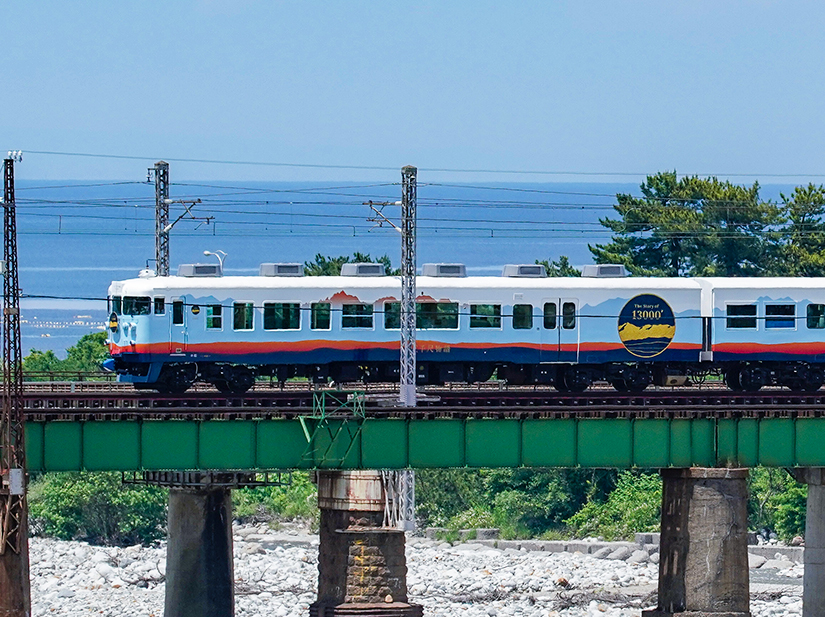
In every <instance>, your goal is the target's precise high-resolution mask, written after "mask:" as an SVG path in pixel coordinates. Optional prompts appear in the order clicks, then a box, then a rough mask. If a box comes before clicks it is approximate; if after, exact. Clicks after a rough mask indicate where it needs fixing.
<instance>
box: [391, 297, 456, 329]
mask: <svg viewBox="0 0 825 617" xmlns="http://www.w3.org/2000/svg"><path fill="white" fill-rule="evenodd" d="M399 318H400V314H399ZM415 327H416V328H418V329H420V330H455V329H457V328H458V303H457V302H419V303H418V304H416V305H415Z"/></svg>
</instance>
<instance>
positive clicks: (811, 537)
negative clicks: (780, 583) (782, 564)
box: [793, 467, 825, 617]
mask: <svg viewBox="0 0 825 617" xmlns="http://www.w3.org/2000/svg"><path fill="white" fill-rule="evenodd" d="M793 475H794V477H795V478H796V480H797V482H804V483H805V484H807V485H808V503H807V507H806V516H805V578H804V579H803V580H802V617H822V615H825V468H822V467H807V468H800V469H794V470H793Z"/></svg>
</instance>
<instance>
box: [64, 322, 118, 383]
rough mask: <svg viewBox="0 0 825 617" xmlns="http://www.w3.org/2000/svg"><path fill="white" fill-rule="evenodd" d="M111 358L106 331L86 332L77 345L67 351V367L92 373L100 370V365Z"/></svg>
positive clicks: (71, 369) (70, 369) (67, 368)
mask: <svg viewBox="0 0 825 617" xmlns="http://www.w3.org/2000/svg"><path fill="white" fill-rule="evenodd" d="M108 358H109V348H108V347H107V346H106V333H105V332H95V333H94V334H84V335H83V336H81V337H80V340H79V341H77V343H76V344H75V345H73V346H72V347H69V349H68V350H67V351H66V362H65V367H66V368H65V369H64V370H69V371H79V372H85V373H91V372H94V371H99V370H100V365H101V364H102V363H103V362H104V361H105V360H106V359H108Z"/></svg>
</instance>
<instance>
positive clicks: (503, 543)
mask: <svg viewBox="0 0 825 617" xmlns="http://www.w3.org/2000/svg"><path fill="white" fill-rule="evenodd" d="M496 548H501V549H508V548H511V549H514V550H519V549H520V548H521V540H499V541H498V542H496Z"/></svg>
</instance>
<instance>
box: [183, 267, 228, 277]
mask: <svg viewBox="0 0 825 617" xmlns="http://www.w3.org/2000/svg"><path fill="white" fill-rule="evenodd" d="M178 276H223V269H222V268H221V266H220V264H181V265H179V266H178Z"/></svg>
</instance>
